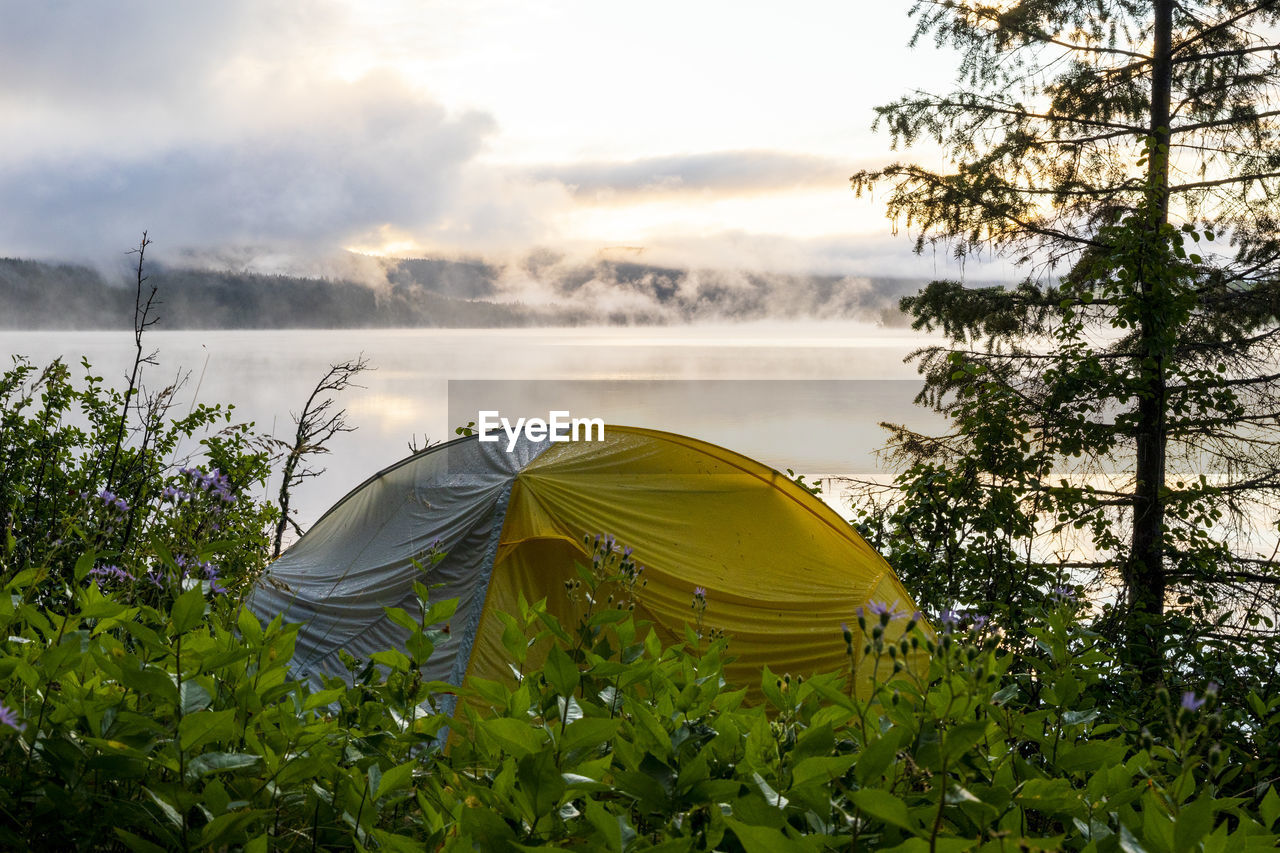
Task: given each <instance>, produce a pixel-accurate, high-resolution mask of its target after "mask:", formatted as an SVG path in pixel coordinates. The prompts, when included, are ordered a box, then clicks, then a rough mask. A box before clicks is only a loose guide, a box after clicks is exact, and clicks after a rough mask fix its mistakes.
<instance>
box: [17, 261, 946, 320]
mask: <svg viewBox="0 0 1280 853" xmlns="http://www.w3.org/2000/svg"><path fill="white" fill-rule="evenodd" d="M559 260H560V259H558V258H557V259H551V260H548V259H545V258H542V259H539V258H536V257H535V258H530V259H527V260H526V261H525V262H524V263H523V264H522V265H521V266H520V267H519V268H518V269H515V270H511V269H505V268H503V267H500V266H495V265H492V264H487V263H484V262H481V261H455V260H434V259H409V260H388V261H386V262H385V277H386V281H385V284H380V285H378V286H370V285H368V284H364V283H357V282H353V281H346V280H334V279H328V278H303V277H297V276H287V275H264V274H260V273H252V272H234V271H209V270H199V269H188V268H168V267H163V266H160V265H159V264H154V265H151V266H150V268H149V269H148V271H147V272H148V275H149V276H150V283H154V284H155V285H156V286H157V287H158V288H159V297H158V298H159V301H160V306H159V309H158V310H157V311H156V312H155V313H156V314H157V315H158V316H159V317H160V320H161V328H168V329H257V328H272V329H279V328H319V329H326V328H328V329H335V328H379V327H381V328H386V327H455V328H457V327H506V326H548V325H585V324H625V323H650V324H662V323H680V322H691V321H699V320H752V319H764V318H780V317H815V318H824V319H833V318H848V319H864V320H872V321H876V322H881V323H886V324H890V325H896V324H898V323H900V322H901V320H902V315H901V314H900V313H899V312H898V309H897V302H898V299H899V298H900V297H901V296H903V295H905V294H907V293H912V292H914V291H915V290H916V289H917V288H918V287H919V286H920V284H921V282H919V281H913V280H907V279H894V278H883V279H866V278H856V279H855V278H850V277H842V276H778V275H765V274H744V273H727V272H716V271H691V270H682V269H674V268H667V267H658V266H652V265H645V264H636V263H617V262H611V261H600V262H596V263H590V264H578V265H566V264H563V263H560V262H559ZM521 282H533V283H536V287H537V291H538V300H539V304H538V305H529V304H526V303H522V302H521V301H520V299H519V296H520V287H521V286H522V285H521ZM132 284H133V282H132V281H130V280H128V277H127V276H126V275H124V274H123V273H122V274H121V275H119V276H118V277H117V276H111V277H104V276H103V274H102V273H101V272H99V271H98V270H95V269H93V268H90V267H86V266H79V265H73V264H64V263H51V262H44V261H30V260H15V259H10V258H2V259H0V328H8V329H115V328H131V326H132V323H133V301H134V290H135V288H134V287H133V286H132ZM548 297H550V299H548Z"/></svg>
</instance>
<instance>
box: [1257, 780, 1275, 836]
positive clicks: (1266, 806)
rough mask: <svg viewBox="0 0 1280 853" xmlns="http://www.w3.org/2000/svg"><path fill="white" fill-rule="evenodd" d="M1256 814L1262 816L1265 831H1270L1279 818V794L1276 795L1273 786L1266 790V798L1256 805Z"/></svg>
mask: <svg viewBox="0 0 1280 853" xmlns="http://www.w3.org/2000/svg"><path fill="white" fill-rule="evenodd" d="M1258 814H1260V815H1262V824H1263V826H1265V827H1266V828H1267V829H1271V827H1273V826H1274V825H1275V822H1276V818H1280V794H1276V789H1275V786H1274V785H1273V786H1271V787H1270V788H1268V789H1267V793H1266V796H1264V797H1263V798H1262V802H1261V803H1259V804H1258Z"/></svg>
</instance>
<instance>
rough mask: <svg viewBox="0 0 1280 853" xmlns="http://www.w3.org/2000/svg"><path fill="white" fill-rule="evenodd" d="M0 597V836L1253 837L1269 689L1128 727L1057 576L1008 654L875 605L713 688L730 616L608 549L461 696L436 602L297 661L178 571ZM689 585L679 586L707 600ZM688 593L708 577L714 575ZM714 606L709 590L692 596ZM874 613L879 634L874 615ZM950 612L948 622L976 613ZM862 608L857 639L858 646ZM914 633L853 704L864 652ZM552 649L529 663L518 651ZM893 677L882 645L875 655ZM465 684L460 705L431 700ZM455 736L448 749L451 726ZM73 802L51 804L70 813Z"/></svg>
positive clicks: (572, 839) (257, 839)
mask: <svg viewBox="0 0 1280 853" xmlns="http://www.w3.org/2000/svg"><path fill="white" fill-rule="evenodd" d="M92 564H93V560H92V558H91V557H87V558H85V559H82V560H80V561H79V568H78V569H77V570H76V578H77V580H76V582H75V584H74V587H73V593H74V595H73V606H72V607H71V608H69V609H68V610H67V612H66V613H65V614H54V613H51V612H50V611H48V610H45V609H42V608H40V607H39V606H38V605H37V604H35V603H34V602H35V600H36V599H37V597H38V595H37V592H38V586H39V584H40V583H41V582H42V581H43V579H42V578H41V577H40V576H39V575H38V574H37V573H25V574H24V575H23V576H22V577H19V578H15V579H14V580H13V581H11V582H10V583H9V584H8V587H7V589H6V591H5V594H4V595H3V597H0V632H3V633H4V635H7V636H8V637H9V639H8V640H6V641H5V642H4V643H3V644H0V679H3V680H2V681H0V684H3V687H2V688H0V689H3V691H4V704H5V706H6V707H5V710H4V712H3V714H0V719H3V720H4V722H0V767H2V769H3V773H2V774H0V810H2V811H3V813H4V814H5V816H6V820H5V821H4V822H3V825H0V844H3V845H4V846H6V847H20V846H23V845H29V846H32V847H36V848H41V849H130V850H158V849H192V850H204V849H208V850H218V849H227V848H241V847H243V848H244V849H259V850H266V849H277V850H294V849H297V850H326V849H335V850H336V849H349V848H352V847H355V848H358V849H388V850H421V849H442V850H472V849H475V850H485V851H490V850H494V851H502V850H511V851H514V850H520V849H533V848H540V847H545V848H571V849H583V850H617V851H639V850H649V849H655V850H657V849H661V850H711V849H718V850H726V851H739V850H740V851H765V850H768V851H772V850H825V849H833V848H845V847H851V848H859V849H861V848H868V849H886V848H888V849H897V850H922V851H923V850H976V849H984V850H985V849H990V850H996V849H1066V850H1115V849H1122V850H1132V849H1146V850H1153V851H1167V853H1174V851H1185V850H1224V849H1228V847H1231V848H1233V849H1234V848H1235V847H1239V848H1241V849H1270V848H1271V846H1272V845H1274V844H1276V843H1277V841H1280V836H1277V835H1275V834H1274V833H1275V831H1276V829H1277V828H1278V827H1277V825H1276V824H1277V821H1278V820H1280V794H1278V793H1277V792H1276V790H1275V789H1274V787H1273V786H1272V784H1271V781H1270V778H1271V777H1270V774H1274V772H1275V770H1276V767H1275V765H1274V759H1273V758H1269V757H1268V756H1269V752H1268V751H1267V750H1268V749H1269V746H1270V745H1272V744H1273V743H1274V740H1273V739H1274V737H1275V736H1276V734H1277V731H1278V727H1280V708H1277V705H1276V702H1275V701H1272V702H1270V703H1269V704H1268V703H1267V702H1266V701H1265V700H1263V699H1262V698H1260V697H1257V696H1254V697H1252V699H1251V703H1252V706H1251V708H1250V709H1248V710H1247V711H1245V710H1244V709H1239V708H1227V707H1224V706H1222V705H1220V703H1219V698H1218V694H1217V691H1216V689H1215V688H1214V687H1213V686H1212V685H1210V686H1207V687H1202V689H1201V691H1200V692H1199V693H1188V694H1187V695H1185V696H1183V697H1182V699H1181V701H1179V702H1174V701H1171V700H1170V699H1169V698H1168V697H1167V696H1164V697H1163V698H1162V699H1161V702H1162V703H1163V704H1162V705H1161V706H1160V707H1161V709H1162V710H1161V711H1160V713H1158V714H1157V715H1156V716H1155V717H1154V718H1153V719H1152V720H1148V721H1147V722H1146V725H1141V724H1140V723H1139V722H1138V721H1136V720H1133V719H1131V718H1130V717H1128V716H1127V715H1125V714H1123V713H1116V712H1114V711H1110V710H1107V709H1105V708H1103V707H1101V706H1100V705H1099V704H1098V702H1097V699H1098V696H1099V695H1100V692H1101V691H1105V689H1106V682H1107V679H1108V678H1109V677H1110V675H1111V674H1112V673H1113V672H1114V670H1115V662H1114V660H1113V658H1112V657H1111V656H1110V655H1109V653H1108V652H1107V650H1106V646H1105V644H1103V643H1102V642H1101V639H1100V638H1099V636H1098V635H1096V634H1095V633H1092V632H1090V631H1088V630H1087V629H1085V628H1083V627H1082V626H1081V625H1080V624H1079V623H1078V622H1077V620H1076V612H1077V610H1078V606H1077V605H1076V603H1075V602H1074V600H1073V599H1071V598H1070V597H1068V596H1066V595H1063V596H1060V598H1059V599H1058V603H1057V605H1056V606H1054V607H1052V608H1050V609H1048V610H1045V611H1043V612H1041V613H1040V614H1039V615H1038V616H1037V617H1036V619H1035V621H1034V622H1033V624H1031V625H1030V626H1029V628H1028V631H1029V633H1030V634H1031V636H1033V637H1034V638H1035V646H1034V649H1033V650H1032V651H1030V652H1028V653H1027V654H1025V655H1021V656H1015V655H1014V654H1011V653H1010V651H1009V650H1007V649H1006V648H1005V647H1004V644H1003V642H1002V640H1001V637H1000V635H998V634H996V633H993V632H992V631H990V630H989V628H988V627H987V626H985V625H984V624H982V620H976V624H969V623H967V622H965V621H962V620H961V619H960V618H959V617H955V616H950V615H949V616H947V617H946V618H944V619H943V620H942V621H940V622H939V625H938V629H937V631H936V632H935V631H932V630H929V629H928V628H927V627H926V626H924V625H922V624H918V623H914V620H913V623H912V624H911V625H909V626H908V627H907V628H906V630H905V632H904V633H903V638H902V640H901V641H900V642H901V645H902V648H899V646H898V644H897V643H893V642H887V641H886V640H885V639H884V633H883V632H881V631H877V630H875V629H876V628H881V627H883V626H885V625H886V623H888V622H890V621H891V620H894V619H900V618H904V617H903V616H901V615H900V614H894V613H891V612H887V611H885V612H880V611H879V610H876V611H874V612H873V613H871V614H867V615H865V616H864V617H863V619H862V621H861V624H860V625H859V627H858V630H857V631H856V632H851V633H847V634H846V639H847V642H848V644H849V649H850V671H849V672H843V673H831V674H825V675H821V674H820V675H813V676H811V677H808V678H805V677H802V676H801V675H798V674H796V675H792V674H782V675H778V674H775V673H772V672H770V671H769V670H768V669H766V670H765V671H764V672H762V673H761V687H762V688H763V692H764V695H765V696H766V699H767V701H766V704H764V705H759V706H748V705H745V704H744V702H743V697H744V694H745V692H746V691H745V690H744V689H742V686H741V685H731V684H727V683H725V680H724V678H723V664H724V661H725V660H726V656H727V655H728V654H729V653H730V652H731V649H732V639H731V638H729V639H726V638H716V639H710V640H708V639H707V638H703V637H700V636H698V633H697V632H696V631H695V630H694V629H693V628H692V627H691V628H690V631H689V634H688V636H687V638H686V640H685V642H683V643H680V644H677V645H674V646H664V645H663V644H662V643H661V642H659V640H658V636H657V634H656V632H655V631H654V630H653V628H652V626H651V625H649V624H648V623H646V622H645V621H643V620H638V619H637V618H636V617H635V614H634V611H633V610H632V608H631V601H632V595H633V594H634V592H635V590H636V588H637V585H638V584H640V583H642V580H641V578H640V574H641V572H640V571H639V569H638V567H636V566H635V565H634V563H632V562H631V561H630V559H629V555H625V554H624V553H622V552H619V551H617V550H616V549H615V548H614V547H613V543H611V542H607V541H606V542H605V543H604V545H603V546H601V547H598V548H597V551H596V558H595V559H594V560H593V565H592V566H590V567H582V569H581V572H580V574H579V580H580V582H579V583H572V582H571V583H570V584H569V588H568V590H567V592H568V593H569V594H571V595H572V596H573V599H574V600H575V601H576V602H577V604H578V613H579V618H578V619H577V622H576V624H565V623H562V622H560V621H559V620H558V619H556V618H555V617H554V616H553V615H551V614H550V613H549V612H548V609H547V606H546V602H545V601H542V602H535V603H532V604H530V603H528V602H523V601H522V602H521V604H520V609H519V612H517V613H514V614H507V615H503V616H502V622H503V625H504V626H505V630H504V632H503V642H504V645H505V646H506V649H507V652H508V654H509V655H510V657H511V660H512V662H513V672H514V673H515V675H516V680H515V681H514V682H512V683H497V682H486V681H481V680H477V681H475V682H474V683H472V684H470V685H469V687H468V689H466V690H464V691H458V690H457V688H455V687H452V686H450V685H447V684H441V683H431V682H426V681H424V680H423V679H422V678H421V676H420V674H419V673H420V667H421V665H422V664H423V663H425V662H426V661H427V660H428V659H429V658H430V656H431V655H432V654H433V653H434V650H435V648H436V646H437V645H438V644H439V643H441V642H448V641H449V639H448V637H447V636H446V635H444V634H442V633H441V632H440V631H438V630H435V629H434V628H433V627H432V626H434V625H438V624H440V623H441V622H443V621H445V620H447V619H448V618H449V616H450V614H451V613H452V610H453V606H454V604H453V602H444V603H435V604H431V603H428V602H427V600H426V596H427V593H428V590H427V589H426V588H424V587H422V586H421V585H419V586H417V587H416V589H417V592H418V595H419V599H420V600H419V606H418V608H417V610H416V612H409V611H405V610H401V609H392V610H389V611H388V615H389V616H390V618H391V619H392V620H393V621H395V622H396V623H397V624H398V625H400V626H401V627H403V628H405V629H406V630H407V631H408V639H407V640H406V642H405V643H404V645H403V647H401V648H400V649H388V650H386V651H384V652H380V653H377V654H375V655H373V656H372V659H371V660H370V661H369V662H367V663H365V664H362V663H361V662H357V661H355V660H354V659H350V658H348V659H347V660H348V664H349V667H350V672H349V674H348V677H347V678H337V677H333V676H329V677H325V678H323V679H322V681H323V683H322V684H318V685H313V684H312V683H310V682H305V681H298V680H296V679H295V678H293V677H292V676H291V675H290V670H289V666H290V663H291V660H292V655H293V647H294V638H295V632H296V626H285V625H282V624H280V621H279V619H277V620H275V621H274V622H272V623H271V624H269V625H265V626H264V625H261V624H259V623H258V621H257V620H256V619H255V618H254V617H253V616H251V615H250V614H248V613H247V612H246V611H244V610H243V609H241V608H239V607H237V606H236V605H235V604H234V603H233V601H232V600H231V599H230V598H229V597H227V596H216V595H210V593H209V591H208V590H207V589H204V588H202V587H200V586H193V587H192V588H191V589H188V590H186V591H184V592H181V593H179V594H178V595H177V596H176V598H174V599H173V601H172V602H171V604H169V605H168V606H166V607H152V606H150V605H146V604H131V603H129V602H128V601H126V600H122V599H123V598H124V596H123V595H122V594H121V592H120V591H111V590H109V591H107V592H105V593H104V592H103V591H102V590H100V589H99V587H98V585H97V584H96V583H94V582H93V581H92V579H91V578H90V577H89V575H88V571H89V568H90V567H91V566H92ZM696 598H697V597H696V596H694V600H695V608H694V609H695V610H696V609H697V607H696ZM704 602H705V598H704ZM709 606H714V605H713V604H712V605H709ZM868 623H870V630H868ZM966 625H967V627H966ZM854 633H857V635H858V637H859V638H860V639H858V641H857V642H858V644H859V645H860V646H861V648H855V647H854V645H855V640H854ZM913 645H914V646H916V647H919V646H924V647H925V648H927V649H928V650H929V652H930V653H931V662H930V665H929V670H928V672H927V673H925V672H921V673H913V672H910V671H908V670H905V669H902V668H901V667H895V668H893V669H896V670H897V671H896V672H895V673H894V674H893V675H891V676H889V677H888V678H885V679H882V680H881V681H879V682H878V683H877V684H876V685H875V689H874V691H873V695H872V696H871V697H870V698H867V699H862V698H857V697H855V696H854V695H853V694H852V692H851V690H850V687H851V681H850V678H851V672H852V670H853V667H854V665H855V664H856V662H857V660H858V659H859V656H860V655H861V656H868V655H869V656H874V657H876V658H877V659H882V658H889V659H895V660H896V659H897V658H898V657H899V656H901V655H902V654H903V653H904V652H905V651H906V649H907V648H908V647H910V646H913ZM539 647H545V654H543V658H544V660H543V663H542V664H541V665H540V666H537V667H526V666H525V664H526V663H527V661H528V660H529V654H530V650H531V649H537V648H539ZM877 671H884V672H890V671H892V670H890V669H883V670H881V669H880V668H877ZM454 695H457V696H458V699H459V701H460V706H459V708H458V710H457V712H456V713H454V714H453V715H449V714H448V713H445V712H443V710H442V707H443V706H447V705H448V702H447V701H445V700H447V699H449V697H451V696H454ZM446 743H447V744H448V745H447V747H445V746H444V744H446ZM69 815H77V816H80V817H79V818H78V819H76V820H68V819H67V816H69Z"/></svg>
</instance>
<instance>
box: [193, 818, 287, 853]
mask: <svg viewBox="0 0 1280 853" xmlns="http://www.w3.org/2000/svg"><path fill="white" fill-rule="evenodd" d="M269 814H271V812H270V811H268V810H266V809H246V810H244V811H233V812H227V813H226V814H224V815H218V816H217V817H215V818H214V819H213V820H211V821H209V822H208V823H206V824H205V825H204V827H203V828H202V829H201V830H200V844H201V845H202V846H205V847H210V848H216V847H225V846H228V845H233V844H239V843H241V841H242V840H243V839H244V836H245V834H246V833H245V830H246V828H247V827H248V826H249V825H250V824H251V823H253V822H254V821H256V820H260V819H262V818H263V817H265V816H267V815H269Z"/></svg>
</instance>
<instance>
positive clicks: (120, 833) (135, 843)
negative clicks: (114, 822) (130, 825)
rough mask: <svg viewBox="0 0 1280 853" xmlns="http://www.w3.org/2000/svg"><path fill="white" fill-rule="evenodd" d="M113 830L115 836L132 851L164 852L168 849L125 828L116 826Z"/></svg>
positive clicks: (138, 852) (146, 852) (139, 852)
mask: <svg viewBox="0 0 1280 853" xmlns="http://www.w3.org/2000/svg"><path fill="white" fill-rule="evenodd" d="M113 831H114V832H115V834H116V837H117V838H119V839H120V840H121V841H123V842H124V845H125V846H126V847H128V848H129V849H130V850H132V851H134V853H166V851H167V850H168V848H165V847H161V846H160V845H159V844H155V843H153V842H150V841H148V840H147V839H145V838H143V837H142V836H140V835H134V834H133V833H132V832H129V831H128V830H127V829H121V828H120V827H118V826H117V827H114V828H113Z"/></svg>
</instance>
